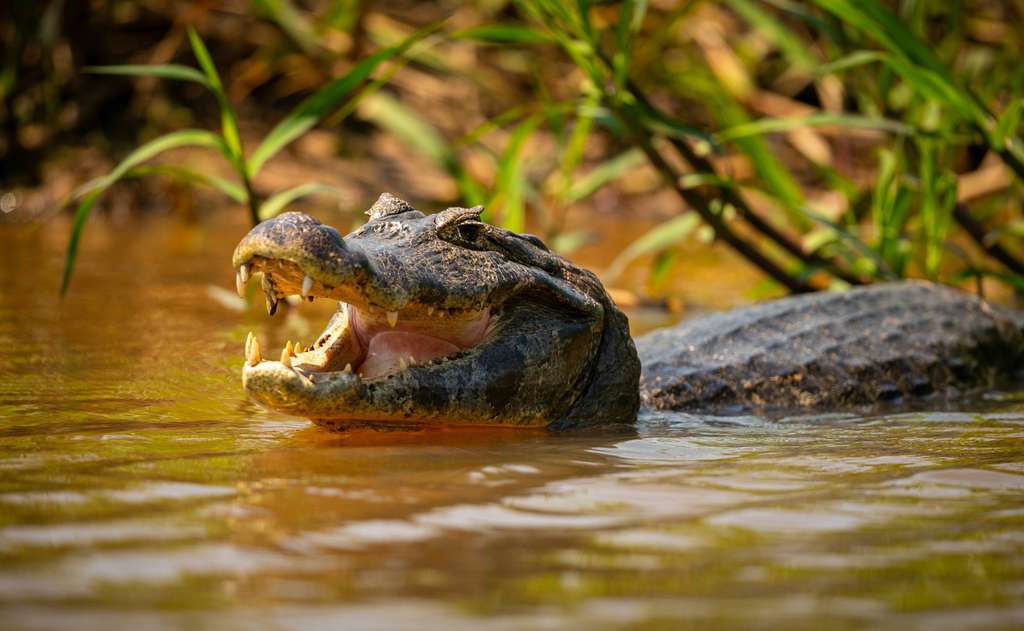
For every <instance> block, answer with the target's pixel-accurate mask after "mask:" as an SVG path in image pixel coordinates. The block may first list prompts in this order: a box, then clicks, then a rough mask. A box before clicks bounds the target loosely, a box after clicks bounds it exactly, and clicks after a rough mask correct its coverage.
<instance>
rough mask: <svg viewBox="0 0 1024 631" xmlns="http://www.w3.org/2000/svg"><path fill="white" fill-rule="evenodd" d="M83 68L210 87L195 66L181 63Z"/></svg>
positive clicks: (103, 72)
mask: <svg viewBox="0 0 1024 631" xmlns="http://www.w3.org/2000/svg"><path fill="white" fill-rule="evenodd" d="M83 70H84V71H85V72H89V73H92V74H108V75H125V76H131V77H157V78H159V79H174V80H176V81H194V82H196V83H199V84H202V85H204V86H206V87H210V82H209V81H207V80H206V77H205V76H204V75H203V73H201V72H199V71H198V70H196V69H195V68H191V67H189V66H183V65H181V64H153V65H141V64H125V65H122V66H86V67H85V68H83Z"/></svg>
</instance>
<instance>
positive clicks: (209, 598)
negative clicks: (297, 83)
mask: <svg viewBox="0 0 1024 631" xmlns="http://www.w3.org/2000/svg"><path fill="white" fill-rule="evenodd" d="M218 221H222V220H218ZM55 225H59V224H55ZM243 232H244V226H241V225H240V224H233V223H227V224H223V225H222V224H221V223H214V224H213V225H209V224H207V225H203V224H200V225H195V226H185V225H182V224H181V223H179V222H175V221H167V220H163V219H149V220H144V221H138V222H131V223H129V224H128V225H125V226H122V227H110V226H106V225H104V224H103V223H102V222H96V223H95V224H94V225H91V226H90V227H89V232H88V234H87V237H86V240H85V242H84V247H83V252H82V256H81V260H80V268H79V271H78V276H77V277H76V279H75V284H74V287H73V289H72V292H71V294H70V295H69V297H68V298H67V299H66V300H64V301H63V302H61V301H60V299H59V298H58V297H57V295H56V291H55V288H56V283H57V281H58V278H59V272H60V266H61V263H62V261H61V256H62V248H63V245H64V244H63V238H64V235H65V234H66V232H65V231H64V229H59V230H56V231H54V230H53V229H52V228H44V229H35V230H25V229H18V230H16V231H15V230H6V229H5V230H3V231H0V627H2V628H4V629H51V628H54V629H71V628H73V629H110V628H118V627H120V628H132V629H135V628H147V629H148V628H152V629H164V628H180V627H188V628H191V629H249V628H280V629H303V630H308V629H316V628H347V629H348V628H381V629H395V628H398V629H403V628H408V629H420V628H445V629H478V628H481V627H485V626H486V627H487V628H498V629H551V628H593V629H601V628H635V629H662V628H664V629H674V628H679V627H680V626H681V625H684V624H685V625H691V626H699V627H701V628H764V629H777V628H790V629H802V628H806V629H812V628H880V627H887V628H901V629H918V628H919V629H944V628H949V629H967V628H1012V627H1018V628H1019V627H1020V626H1021V625H1024V554H1022V553H1024V447H1022V446H1024V405H1022V404H1020V403H1017V402H1016V398H1017V397H1015V396H1013V395H1012V394H1011V395H1007V396H1005V397H1002V398H1003V399H1004V400H1002V401H995V402H993V401H987V402H986V401H981V402H978V403H976V404H972V405H971V406H965V409H962V410H955V411H950V410H948V409H947V410H942V411H918V412H911V413H902V414H888V415H876V416H870V417H857V416H842V415H832V416H824V417H817V418H802V419H784V420H783V421H767V420H763V419H758V418H754V417H740V418H729V419H723V418H717V419H716V418H709V417H699V416H690V415H645V416H644V417H643V418H642V419H641V423H640V425H639V427H638V430H637V431H636V432H635V433H632V434H604V435H600V434H598V435H595V434H591V435H577V436H551V435H548V434H546V433H544V432H537V431H466V430H460V431H455V430H449V431H438V432H431V433H425V434H412V435H403V434H368V435H359V436H344V435H335V434H330V433H326V432H324V431H321V430H318V429H315V428H313V427H311V426H310V425H309V424H308V423H307V422H306V421H303V420H300V419H295V418H289V417H285V416H282V415H279V414H275V413H272V412H267V411H264V410H262V409H260V408H258V407H256V406H255V405H253V404H252V403H250V402H249V401H247V400H246V399H245V397H244V394H243V392H242V390H241V385H240V378H239V370H240V367H241V363H242V345H243V340H244V338H245V334H246V332H247V331H249V330H253V331H255V332H256V333H257V334H258V335H259V336H260V338H261V340H262V341H263V342H264V345H265V348H279V347H280V346H281V345H282V343H283V342H284V341H285V340H287V339H292V340H295V339H300V340H303V341H306V342H307V343H308V342H309V341H312V340H313V339H314V336H315V335H316V334H317V333H318V332H319V327H320V326H321V325H322V324H323V322H325V321H326V318H327V315H328V314H329V312H330V309H331V306H330V305H328V304H321V303H317V304H314V305H312V306H309V305H303V306H302V307H301V308H300V309H298V310H292V311H291V312H289V313H287V314H286V315H284V316H280V315H279V316H278V317H276V318H274V319H268V318H267V317H266V316H265V314H264V313H263V312H262V304H258V305H256V306H254V307H245V306H244V305H243V304H240V303H239V301H238V300H237V299H235V298H233V297H232V292H231V287H232V284H233V280H232V278H233V276H232V270H231V268H230V264H229V262H228V257H229V254H230V250H231V247H232V244H233V242H234V241H235V240H237V238H238V237H240V236H241V234H242V233H243ZM261 302H262V301H260V303H261Z"/></svg>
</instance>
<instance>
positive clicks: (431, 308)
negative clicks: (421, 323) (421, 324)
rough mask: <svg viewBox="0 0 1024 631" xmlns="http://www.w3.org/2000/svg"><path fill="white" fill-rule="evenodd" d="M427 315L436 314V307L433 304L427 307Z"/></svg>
mask: <svg viewBox="0 0 1024 631" xmlns="http://www.w3.org/2000/svg"><path fill="white" fill-rule="evenodd" d="M427 315H428V316H432V315H434V307H433V305H431V306H429V307H427Z"/></svg>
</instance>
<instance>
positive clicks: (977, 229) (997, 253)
mask: <svg viewBox="0 0 1024 631" xmlns="http://www.w3.org/2000/svg"><path fill="white" fill-rule="evenodd" d="M953 217H955V218H956V221H957V223H959V224H960V226H961V227H962V228H963V229H964V231H966V232H967V234H968V235H970V237H971V239H973V240H974V242H975V243H977V244H978V247H980V248H981V249H982V250H983V251H984V252H985V254H988V255H989V256H991V257H992V258H994V259H995V260H997V261H999V262H1000V263H1002V264H1003V265H1005V266H1006V268H1007V269H1009V270H1010V271H1012V272H1013V273H1014V274H1020V275H1022V276H1024V262H1021V261H1020V260H1019V259H1018V258H1017V257H1015V256H1014V255H1013V254H1011V253H1010V252H1009V251H1008V250H1007V249H1006V248H1004V247H1003V246H1001V245H999V243H990V242H989V239H988V231H987V230H986V229H985V226H983V225H982V224H981V222H979V221H978V220H977V219H975V218H974V215H972V214H971V211H970V210H969V209H968V208H967V206H966V205H964V204H962V203H958V204H956V205H955V206H954V207H953Z"/></svg>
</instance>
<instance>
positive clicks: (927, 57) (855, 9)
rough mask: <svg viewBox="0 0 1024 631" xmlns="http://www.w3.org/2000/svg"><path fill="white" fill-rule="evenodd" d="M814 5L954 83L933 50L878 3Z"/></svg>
mask: <svg viewBox="0 0 1024 631" xmlns="http://www.w3.org/2000/svg"><path fill="white" fill-rule="evenodd" d="M814 2H815V4H817V5H818V6H820V7H822V8H823V9H825V10H827V11H829V12H830V13H833V14H834V15H836V16H837V17H839V18H840V19H841V20H843V21H844V22H846V23H848V24H852V25H853V26H855V27H856V28H858V29H859V30H861V31H863V32H865V33H867V34H868V35H870V36H871V37H872V38H874V39H876V40H878V42H879V43H881V44H882V45H883V46H885V47H886V48H887V49H889V50H890V51H892V52H896V53H899V54H900V55H902V56H903V57H905V58H906V59H907V60H909V61H912V62H913V63H914V64H915V65H918V66H922V67H924V68H927V69H929V70H931V71H932V72H935V73H937V74H939V75H942V76H943V77H944V78H946V79H947V80H951V76H950V74H949V71H948V70H947V69H946V66H945V64H943V63H942V60H940V59H939V58H938V56H937V55H936V54H935V52H934V51H933V50H932V47H931V46H930V45H929V44H928V43H927V42H925V41H924V40H922V39H921V38H920V37H918V36H917V35H916V34H914V32H913V31H911V30H910V29H909V28H907V26H906V24H904V23H903V21H902V20H900V18H899V17H897V16H896V15H895V14H893V13H892V12H891V11H890V10H889V9H887V8H886V7H885V6H883V5H882V4H881V3H880V2H878V0H814Z"/></svg>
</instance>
